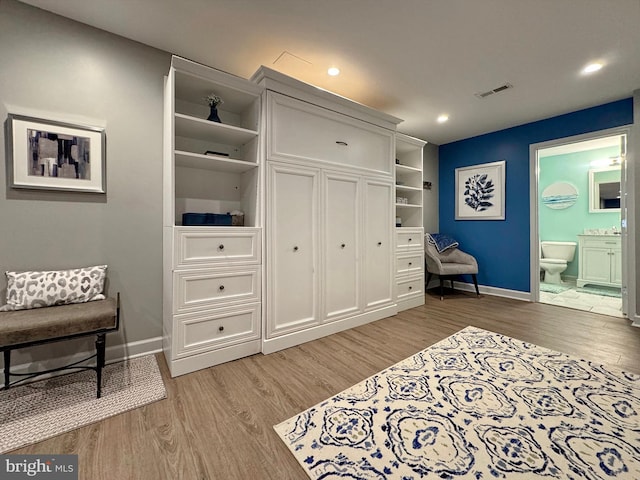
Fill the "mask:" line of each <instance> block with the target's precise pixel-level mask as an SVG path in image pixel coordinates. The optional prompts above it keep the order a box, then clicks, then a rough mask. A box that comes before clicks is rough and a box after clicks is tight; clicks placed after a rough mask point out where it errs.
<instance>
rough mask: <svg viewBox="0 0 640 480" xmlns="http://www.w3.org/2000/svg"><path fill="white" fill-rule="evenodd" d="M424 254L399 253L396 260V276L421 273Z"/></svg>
mask: <svg viewBox="0 0 640 480" xmlns="http://www.w3.org/2000/svg"><path fill="white" fill-rule="evenodd" d="M423 268H424V253H423V252H415V253H401V254H399V255H398V257H397V259H396V275H410V274H416V273H421V272H423Z"/></svg>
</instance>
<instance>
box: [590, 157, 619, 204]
mask: <svg viewBox="0 0 640 480" xmlns="http://www.w3.org/2000/svg"><path fill="white" fill-rule="evenodd" d="M616 211H617V212H619V211H620V166H615V167H606V168H592V169H591V170H589V212H591V213H597V212H616Z"/></svg>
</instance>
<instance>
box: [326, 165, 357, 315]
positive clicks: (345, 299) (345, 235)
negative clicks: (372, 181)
mask: <svg viewBox="0 0 640 480" xmlns="http://www.w3.org/2000/svg"><path fill="white" fill-rule="evenodd" d="M323 190H324V191H323V193H324V195H323V198H324V202H323V203H324V209H323V216H324V223H323V225H324V229H323V230H324V288H323V289H322V290H323V292H324V309H323V314H324V315H323V320H324V321H331V320H333V319H335V318H338V317H342V316H345V315H348V314H353V313H355V312H357V311H358V309H359V306H360V295H359V293H360V292H359V291H360V272H359V250H360V249H359V241H360V235H359V226H360V208H361V207H360V182H359V179H358V177H354V176H348V175H344V174H334V173H325V175H324V189H323Z"/></svg>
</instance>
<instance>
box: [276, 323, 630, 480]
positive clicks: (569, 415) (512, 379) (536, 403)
mask: <svg viewBox="0 0 640 480" xmlns="http://www.w3.org/2000/svg"><path fill="white" fill-rule="evenodd" d="M274 428H275V430H276V432H277V433H278V434H279V435H280V437H281V438H282V440H283V441H284V442H285V443H286V444H287V446H288V447H289V449H290V450H291V452H292V453H293V454H294V455H295V457H296V459H297V460H298V461H299V462H300V464H301V465H302V466H303V468H304V469H305V470H306V472H307V473H308V475H309V477H311V478H313V479H334V478H335V479H337V478H349V479H356V478H357V479H362V480H391V479H393V480H418V479H424V478H427V479H429V478H434V479H462V478H464V479H475V480H478V479H483V480H488V479H502V478H506V479H523V480H524V479H531V478H538V477H544V478H557V479H573V480H575V479H582V478H586V479H590V480H596V479H602V478H624V479H634V480H636V479H640V375H635V374H631V373H628V372H623V371H621V370H618V369H615V368H612V367H605V366H602V365H596V364H594V363H591V362H589V361H586V360H582V359H580V358H577V357H571V356H568V355H565V354H562V353H558V352H554V351H552V350H548V349H545V348H542V347H538V346H536V345H532V344H528V343H524V342H521V341H519V340H515V339H513V338H510V337H506V336H503V335H499V334H495V333H492V332H488V331H485V330H480V329H478V328H474V327H467V328H465V329H464V330H461V331H460V332H458V333H456V334H454V335H452V336H451V337H449V338H446V339H445V340H443V341H441V342H439V343H437V344H436V345H434V346H432V347H430V348H427V349H426V350H423V351H422V352H419V353H418V354H416V355H414V356H412V357H410V358H408V359H406V360H404V361H402V362H400V363H398V364H396V365H394V366H392V367H390V368H388V369H386V370H384V371H382V372H380V373H378V374H377V375H374V376H372V377H370V378H368V379H367V380H365V381H363V382H361V383H359V384H357V385H355V386H354V387H351V388H349V389H347V390H345V391H344V392H342V393H340V394H338V395H336V396H334V397H332V398H330V399H328V400H326V401H324V402H322V403H320V404H318V405H316V406H314V407H312V408H310V409H308V410H306V411H304V412H302V413H301V414H299V415H297V416H295V417H293V418H291V419H289V420H286V421H285V422H283V423H281V424H279V425H276V426H275V427H274Z"/></svg>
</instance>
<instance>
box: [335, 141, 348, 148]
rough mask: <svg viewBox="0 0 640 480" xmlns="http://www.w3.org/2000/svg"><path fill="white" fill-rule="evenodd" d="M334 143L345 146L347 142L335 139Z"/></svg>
mask: <svg viewBox="0 0 640 480" xmlns="http://www.w3.org/2000/svg"><path fill="white" fill-rule="evenodd" d="M336 143H337V144H338V145H341V146H343V147H347V146H348V145H349V144H348V143H347V142H342V141H339V140H338V141H336Z"/></svg>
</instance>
